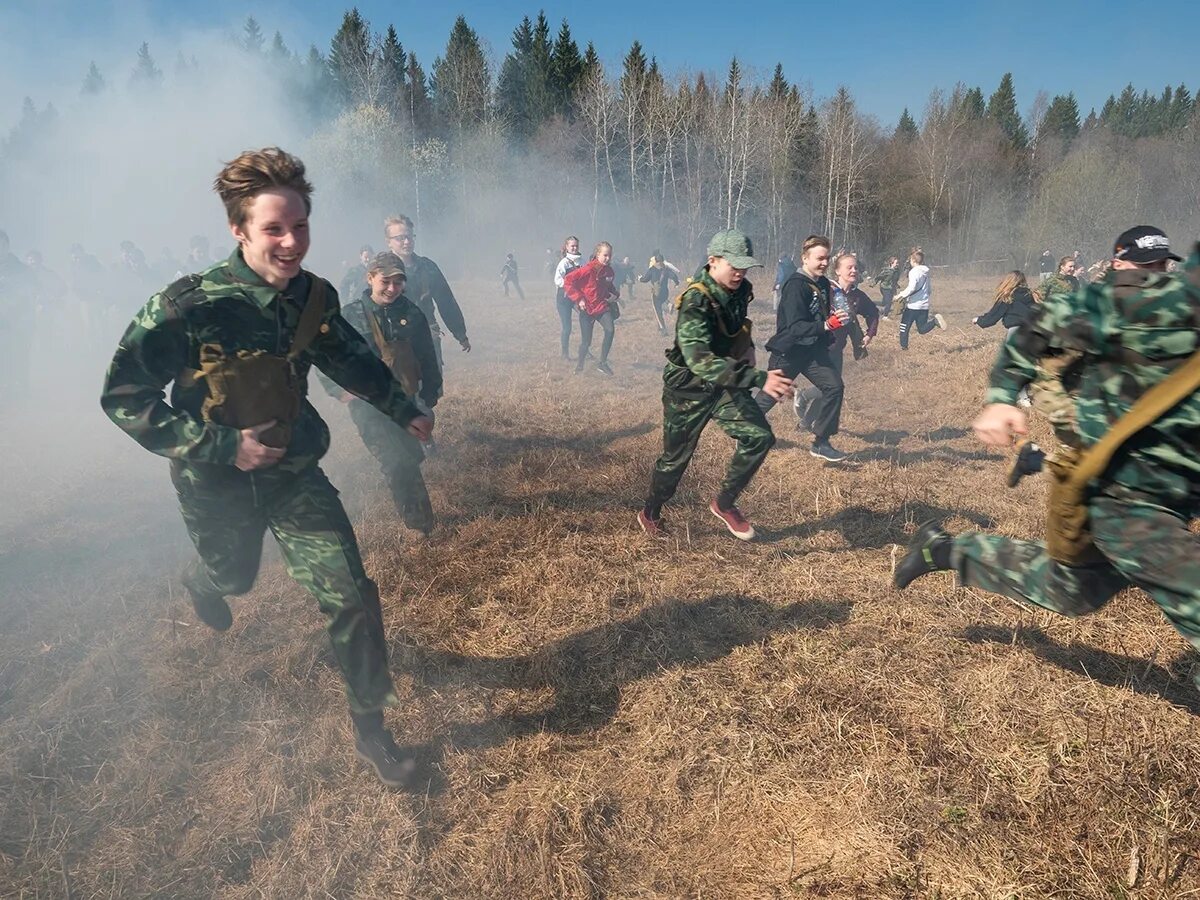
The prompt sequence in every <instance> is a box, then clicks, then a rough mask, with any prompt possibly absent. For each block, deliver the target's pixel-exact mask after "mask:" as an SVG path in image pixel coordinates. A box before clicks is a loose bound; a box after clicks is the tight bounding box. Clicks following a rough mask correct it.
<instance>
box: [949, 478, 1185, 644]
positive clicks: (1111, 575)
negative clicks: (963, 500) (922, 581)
mask: <svg viewBox="0 0 1200 900" xmlns="http://www.w3.org/2000/svg"><path fill="white" fill-rule="evenodd" d="M1194 512H1195V511H1194V510H1193V511H1190V512H1189V511H1181V510H1177V509H1171V508H1168V507H1166V506H1163V505H1161V502H1160V501H1158V500H1156V499H1155V498H1153V497H1149V496H1147V495H1144V494H1140V493H1138V492H1136V491H1132V490H1128V489H1125V488H1121V487H1119V486H1110V487H1109V488H1108V489H1107V490H1106V491H1105V492H1104V493H1101V494H1099V495H1097V496H1096V497H1094V498H1093V500H1092V501H1091V503H1090V504H1089V513H1090V520H1091V528H1092V536H1093V538H1094V539H1095V543H1096V547H1097V549H1099V550H1100V552H1101V553H1102V554H1103V556H1104V560H1103V561H1102V562H1099V563H1097V564H1095V565H1087V566H1065V565H1062V564H1061V563H1058V562H1055V561H1054V560H1052V559H1051V558H1050V557H1049V556H1048V555H1047V554H1046V548H1045V545H1044V544H1043V543H1041V542H1040V541H1019V540H1014V539H1013V538H1006V537H1001V536H999V535H991V534H982V533H979V532H968V533H966V534H961V535H959V536H958V537H956V538H955V539H954V550H953V552H952V553H951V564H952V567H953V568H954V569H955V570H956V571H957V572H958V575H959V577H960V579H961V580H962V583H963V584H965V585H968V586H970V587H977V588H981V589H983V590H985V591H991V592H993V593H996V594H1003V595H1004V596H1006V597H1011V598H1013V599H1014V600H1024V601H1027V602H1029V603H1032V604H1034V605H1036V606H1040V607H1042V608H1043V609H1048V610H1051V611H1052V612H1056V613H1061V614H1062V615H1064V616H1072V617H1074V616H1081V615H1086V614H1087V613H1090V612H1095V611H1096V610H1098V609H1099V608H1100V607H1102V606H1104V604H1105V603H1107V602H1108V601H1109V600H1111V599H1112V597H1113V596H1114V595H1115V594H1116V593H1117V592H1118V591H1120V590H1122V589H1123V588H1126V587H1128V586H1130V585H1134V586H1136V587H1139V588H1141V589H1142V590H1144V591H1145V592H1146V593H1147V594H1149V595H1150V597H1151V598H1152V599H1153V600H1154V602H1155V603H1157V604H1158V605H1159V607H1161V608H1162V611H1163V613H1165V614H1166V616H1167V618H1168V619H1170V621H1171V624H1172V625H1174V626H1175V628H1176V629H1177V630H1178V631H1179V633H1180V634H1182V635H1183V636H1184V637H1185V638H1187V639H1188V641H1190V642H1191V643H1192V645H1193V646H1194V647H1196V648H1197V649H1198V650H1200V536H1198V535H1194V534H1192V533H1190V532H1189V531H1188V521H1189V518H1190V516H1191V515H1193V514H1194Z"/></svg>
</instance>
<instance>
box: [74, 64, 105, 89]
mask: <svg viewBox="0 0 1200 900" xmlns="http://www.w3.org/2000/svg"><path fill="white" fill-rule="evenodd" d="M105 87H107V85H106V84H105V81H104V76H103V75H101V74H100V70H99V69H98V68H97V67H96V63H95V61H94V60H93V61H92V63H91V64H90V65H89V66H88V70H87V75H85V76H84V78H83V87H81V88H80V89H79V92H80V93H81V94H84V95H87V96H92V97H94V96H96V95H97V94H102V93H104V88H105Z"/></svg>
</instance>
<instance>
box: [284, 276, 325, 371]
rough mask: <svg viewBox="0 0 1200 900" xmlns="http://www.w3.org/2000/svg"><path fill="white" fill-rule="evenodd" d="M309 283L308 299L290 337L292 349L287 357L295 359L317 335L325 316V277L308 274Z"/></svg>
mask: <svg viewBox="0 0 1200 900" xmlns="http://www.w3.org/2000/svg"><path fill="white" fill-rule="evenodd" d="M309 279H310V281H311V284H310V286H309V288H308V299H307V300H306V301H305V302H304V309H303V310H302V311H301V313H300V321H299V323H298V324H297V325H296V335H295V337H293V338H292V349H291V350H289V351H288V359H295V358H296V357H298V356H299V355H300V354H301V353H303V352H304V351H305V350H307V349H308V345H309V344H311V343H312V342H313V338H315V337H316V336H317V331H318V330H319V329H320V327H321V319H323V318H325V279H324V278H319V277H317V276H316V275H309Z"/></svg>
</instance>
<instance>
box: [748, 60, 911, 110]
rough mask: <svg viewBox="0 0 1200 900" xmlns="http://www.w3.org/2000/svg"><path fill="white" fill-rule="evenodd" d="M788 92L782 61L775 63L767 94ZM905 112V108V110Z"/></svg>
mask: <svg viewBox="0 0 1200 900" xmlns="http://www.w3.org/2000/svg"><path fill="white" fill-rule="evenodd" d="M787 93H788V82H787V79H786V78H784V77H783V63H775V73H774V74H773V75H772V76H771V83H770V84H769V85H768V86H767V96H768V97H769V98H770V99H771V100H773V101H776V102H778V101H780V100H783V99H784V98H785V97H786V96H787ZM906 112H907V110H906Z"/></svg>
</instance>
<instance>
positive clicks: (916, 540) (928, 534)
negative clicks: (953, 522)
mask: <svg viewBox="0 0 1200 900" xmlns="http://www.w3.org/2000/svg"><path fill="white" fill-rule="evenodd" d="M950 547H951V538H950V535H948V534H946V532H945V531H943V530H942V526H941V525H940V524H939V523H938V522H937V521H936V520H930V521H928V522H924V523H923V524H922V525H921V527H920V528H918V529H917V533H916V534H914V535H913V538H912V540H911V541H909V543H908V552H906V553H905V554H904V558H903V559H901V560H900V564H899V565H897V566H896V571H895V572H894V573H893V574H892V583H893V584H895V585H896V587H898V588H906V587H908V586H909V585H910V584H911V583H912V582H913V581H914V580H915V579H917V578H920V577H921V576H922V575H928V574H929V573H930V572H944V571H946V570H947V569H949V568H950Z"/></svg>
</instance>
